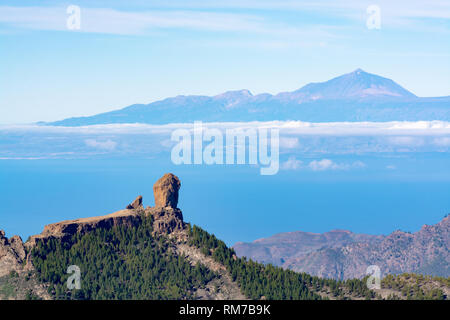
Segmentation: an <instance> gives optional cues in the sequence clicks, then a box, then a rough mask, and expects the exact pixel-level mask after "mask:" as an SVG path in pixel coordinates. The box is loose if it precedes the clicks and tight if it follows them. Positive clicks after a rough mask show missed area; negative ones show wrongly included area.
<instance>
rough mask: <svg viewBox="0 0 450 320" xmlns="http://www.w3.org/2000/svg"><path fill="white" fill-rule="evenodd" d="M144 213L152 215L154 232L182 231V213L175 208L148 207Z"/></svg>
mask: <svg viewBox="0 0 450 320" xmlns="http://www.w3.org/2000/svg"><path fill="white" fill-rule="evenodd" d="M145 211H146V214H150V215H152V216H153V219H154V221H153V229H154V232H156V233H160V234H170V233H172V232H175V231H182V230H184V228H185V225H184V222H183V214H182V212H181V210H180V209H177V208H171V207H166V208H148V209H146V210H145Z"/></svg>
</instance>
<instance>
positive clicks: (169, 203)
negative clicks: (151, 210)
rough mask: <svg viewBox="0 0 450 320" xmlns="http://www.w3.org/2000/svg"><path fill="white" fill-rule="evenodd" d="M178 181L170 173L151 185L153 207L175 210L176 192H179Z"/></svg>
mask: <svg viewBox="0 0 450 320" xmlns="http://www.w3.org/2000/svg"><path fill="white" fill-rule="evenodd" d="M180 186H181V183H180V179H178V177H177V176H175V175H173V174H172V173H166V174H165V175H164V176H163V177H162V178H160V179H159V180H158V181H156V183H155V184H154V185H153V195H154V196H155V207H156V208H165V207H171V208H176V207H177V205H178V190H180Z"/></svg>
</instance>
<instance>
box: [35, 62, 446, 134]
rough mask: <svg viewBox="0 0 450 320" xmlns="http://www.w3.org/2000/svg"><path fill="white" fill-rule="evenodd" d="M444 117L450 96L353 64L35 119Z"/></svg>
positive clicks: (69, 122)
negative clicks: (300, 78) (426, 93)
mask: <svg viewBox="0 0 450 320" xmlns="http://www.w3.org/2000/svg"><path fill="white" fill-rule="evenodd" d="M437 119H439V120H443V121H450V96H449V97H440V98H419V97H417V96H415V95H414V94H413V93H411V92H409V91H408V90H406V89H404V88H403V87H401V86H400V85H399V84H397V83H395V82H394V81H392V80H391V79H387V78H384V77H381V76H378V75H375V74H371V73H368V72H365V71H364V70H362V69H356V70H355V71H353V72H351V73H347V74H344V75H341V76H339V77H336V78H333V79H331V80H328V81H325V82H318V83H310V84H307V85H305V86H303V87H302V88H300V89H298V90H295V91H292V92H282V93H279V94H276V95H271V94H268V93H262V94H257V95H253V94H252V93H251V92H250V91H249V90H236V91H227V92H225V93H222V94H218V95H215V96H198V95H195V96H193V95H192V96H176V97H172V98H167V99H164V100H160V101H156V102H152V103H149V104H135V105H131V106H129V107H126V108H123V109H120V110H115V111H111V112H106V113H101V114H97V115H94V116H90V117H77V118H69V119H65V120H61V121H56V122H50V123H40V124H44V125H53V126H69V127H75V126H87V125H97V124H111V123H148V124H168V123H187V122H193V121H197V120H198V121H204V122H225V121H234V122H236V121H272V120H280V121H284V120H301V121H310V122H334V121H419V120H424V121H432V120H437Z"/></svg>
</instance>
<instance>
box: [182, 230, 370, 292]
mask: <svg viewBox="0 0 450 320" xmlns="http://www.w3.org/2000/svg"><path fill="white" fill-rule="evenodd" d="M189 239H190V243H189V244H190V245H193V246H196V247H197V248H200V249H201V250H202V252H203V253H205V254H207V255H211V256H212V257H213V258H214V259H215V260H216V261H218V262H220V263H221V264H223V265H225V266H226V267H227V269H228V271H229V272H230V274H231V276H232V278H233V280H234V281H237V283H238V284H239V286H240V287H241V291H242V293H243V294H245V295H246V296H247V297H249V298H251V299H261V298H262V297H265V298H266V299H283V300H305V299H308V300H317V299H321V296H320V295H318V294H317V293H316V292H330V293H331V295H332V297H334V298H336V299H345V298H348V296H354V297H361V298H367V299H372V298H375V293H374V292H373V291H371V290H369V289H368V288H367V286H366V284H365V281H364V279H363V280H358V279H353V280H347V281H336V280H333V279H322V278H319V277H313V276H310V275H308V274H306V273H297V272H294V271H291V270H285V269H282V268H280V267H274V266H273V265H271V264H268V265H263V264H261V263H257V262H254V261H252V260H247V259H246V258H237V257H236V254H235V252H234V250H233V249H229V248H227V246H226V245H225V243H224V242H223V241H220V240H218V239H217V238H216V237H215V236H214V235H210V234H209V233H208V232H206V231H204V230H203V229H201V228H200V227H197V226H194V227H193V228H191V227H189Z"/></svg>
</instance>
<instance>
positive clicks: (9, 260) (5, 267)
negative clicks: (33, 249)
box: [0, 230, 26, 277]
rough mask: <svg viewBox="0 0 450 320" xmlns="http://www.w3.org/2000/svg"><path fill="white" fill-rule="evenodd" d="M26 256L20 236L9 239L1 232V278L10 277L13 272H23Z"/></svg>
mask: <svg viewBox="0 0 450 320" xmlns="http://www.w3.org/2000/svg"><path fill="white" fill-rule="evenodd" d="M25 256H26V254H25V248H24V245H23V242H22V239H21V238H20V237H19V236H14V237H12V238H11V239H8V238H6V236H5V232H4V231H2V230H0V277H3V276H5V275H8V274H9V273H10V272H11V271H17V272H21V271H22V269H23V267H22V262H23V260H24V259H25Z"/></svg>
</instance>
